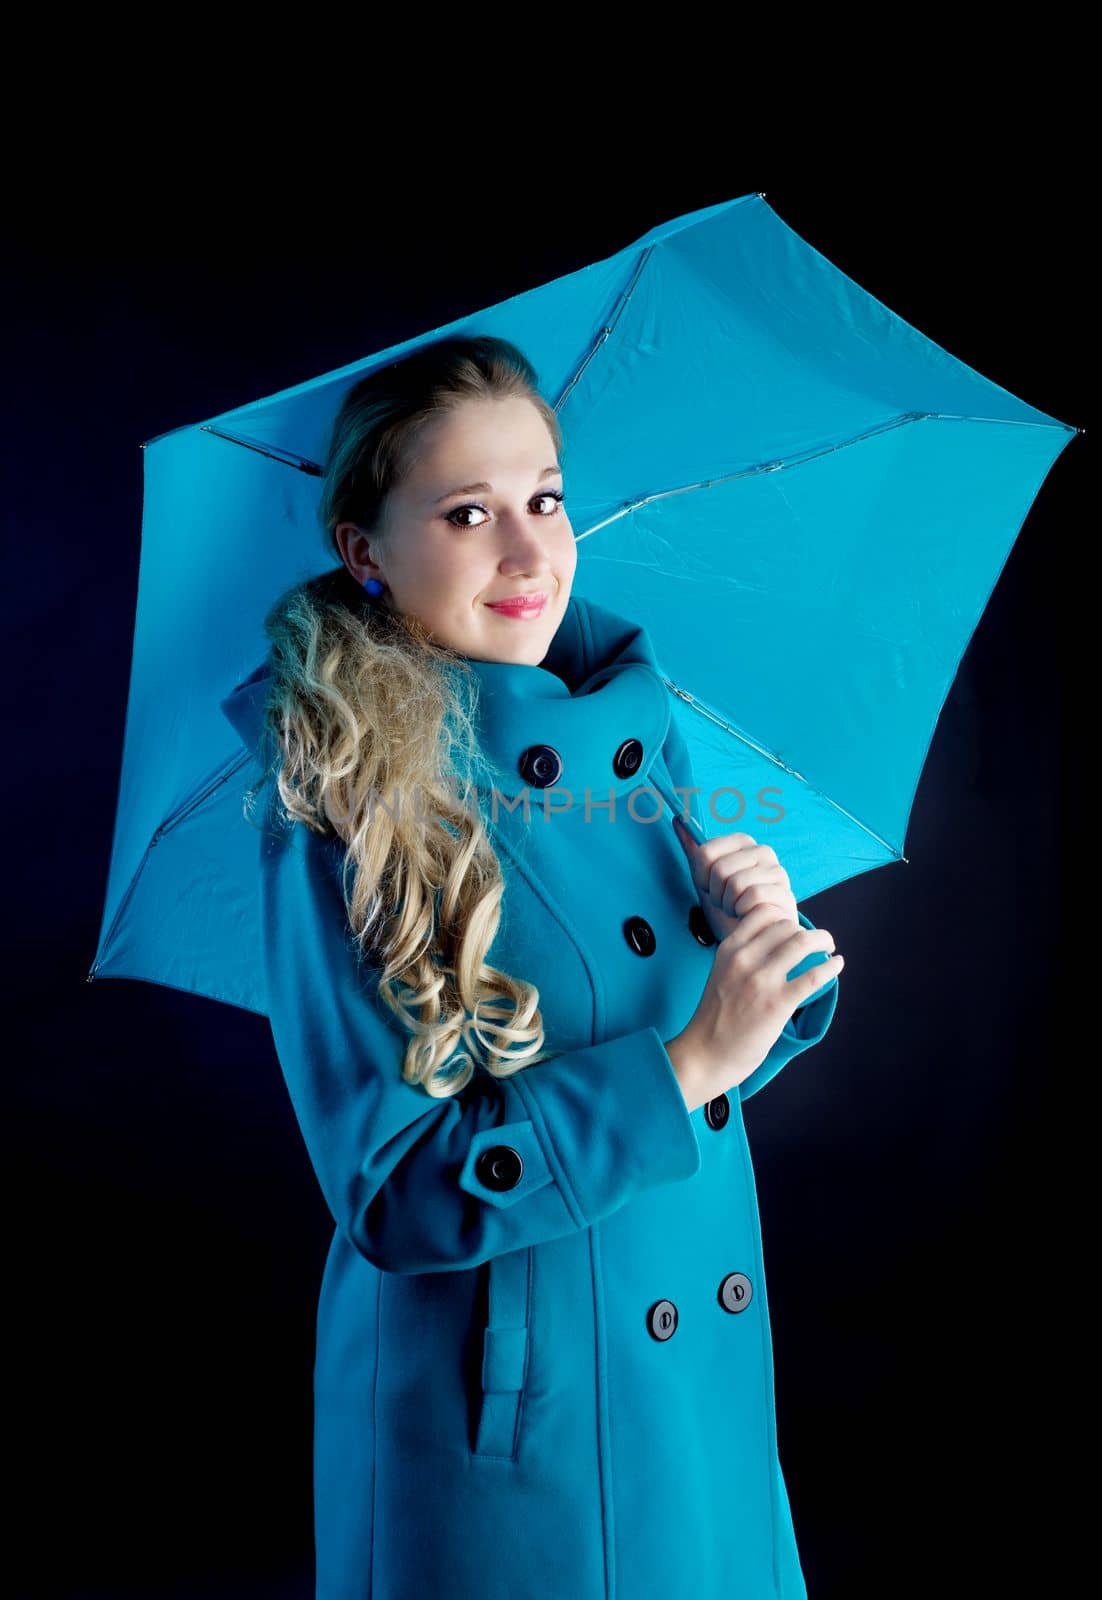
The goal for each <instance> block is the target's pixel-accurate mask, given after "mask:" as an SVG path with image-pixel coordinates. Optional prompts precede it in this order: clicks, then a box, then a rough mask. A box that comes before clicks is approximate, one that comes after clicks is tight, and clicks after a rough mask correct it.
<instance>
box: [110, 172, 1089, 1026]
mask: <svg viewBox="0 0 1102 1600" xmlns="http://www.w3.org/2000/svg"><path fill="white" fill-rule="evenodd" d="M458 332H465V333H482V334H495V335H498V336H500V337H504V338H507V339H510V340H512V341H513V342H514V343H515V344H517V345H519V347H520V348H521V349H522V350H523V351H524V352H525V354H526V355H527V356H528V357H529V359H530V360H531V361H532V363H533V365H534V366H535V368H536V371H537V373H538V374H539V379H540V390H541V392H542V393H543V394H544V395H545V397H546V398H548V399H549V400H550V401H551V402H552V403H553V404H554V406H555V408H556V411H557V414H558V416H559V419H560V423H561V426H562V429H563V434H564V446H565V448H564V454H563V465H564V478H565V488H566V497H567V504H568V507H569V511H570V518H571V524H572V526H573V528H574V532H575V536H576V538H577V541H578V564H577V571H576V574H575V582H574V592H575V593H576V594H579V595H581V596H583V597H585V598H587V599H591V600H593V601H595V602H596V603H598V604H600V605H604V606H606V607H608V608H609V609H611V610H613V611H616V612H618V613H620V614H622V615H626V616H629V617H631V618H632V619H633V620H635V621H637V622H640V623H642V624H643V625H644V626H645V627H646V629H647V631H648V633H649V634H650V637H651V640H652V642H653V645H654V647H655V653H656V657H657V659H658V661H659V662H660V664H661V668H662V672H663V676H664V679H665V682H666V684H667V687H668V689H669V692H670V695H671V697H672V712H673V716H674V718H675V719H676V722H677V725H678V727H679V729H680V732H681V734H682V736H683V738H684V739H685V741H686V744H687V746H688V750H689V753H690V756H691V758H692V762H693V767H694V771H695V775H696V781H697V783H698V784H699V786H700V792H701V795H703V796H708V797H709V806H708V808H707V809H706V810H705V821H706V831H707V832H708V834H709V835H712V834H715V833H718V832H721V831H726V830H728V829H732V828H739V829H744V830H747V831H749V832H751V833H753V834H754V836H755V838H758V839H763V840H767V841H768V842H770V843H772V844H773V845H774V847H775V848H776V849H777V851H778V855H779V856H780V859H781V860H782V862H783V864H784V866H785V867H786V869H787V871H788V873H789V877H790V879H791V882H792V888H793V892H794V894H795V896H796V899H797V900H798V901H800V900H803V899H805V898H806V897H808V896H809V895H812V894H814V893H816V892H818V891H819V890H822V889H824V888H827V887H829V886H831V885H833V884H836V883H839V882H842V881H843V880H845V879H847V878H850V877H853V876H855V875H856V874H858V873H861V872H867V871H869V870H870V869H872V868H874V867H877V866H880V865H882V864H884V863H887V862H891V861H896V860H900V859H903V860H905V859H906V857H905V856H904V854H903V846H904V841H905V834H906V828H907V823H908V819H909V816H910V811H911V806H912V802H913V799H914V795H915V791H916V788H917V785H918V780H919V777H920V775H921V772H922V767H923V764H924V761H925V758H926V754H927V751H928V749H929V746H930V741H931V739H932V737H933V733H934V729H935V727H936V724H937V719H938V715H939V713H940V710H941V706H942V705H943V703H944V701H945V698H946V696H947V694H948V692H949V689H950V688H951V686H952V683H953V679H954V676H955V674H956V671H957V668H958V666H959V663H960V659H961V657H962V655H963V653H964V650H965V648H966V647H967V645H968V642H969V640H970V638H971V636H972V634H973V632H974V631H975V628H976V626H977V623H978V621H979V619H980V617H981V615H982V613H983V608H984V606H985V604H986V602H987V598H988V596H989V595H990V593H991V590H992V588H993V587H994V584H995V582H996V581H997V579H998V576H999V573H1000V571H1001V569H1002V566H1003V563H1004V562H1005V561H1006V559H1007V556H1008V554H1009V552H1010V550H1011V548H1012V546H1013V543H1014V540H1015V538H1016V537H1017V534H1018V531H1019V529H1020V528H1021V525H1022V522H1023V521H1024V519H1025V517H1026V515H1027V513H1028V512H1029V509H1030V507H1031V505H1032V503H1033V501H1034V499H1035V497H1036V495H1037V493H1038V491H1039V489H1040V487H1041V485H1042V483H1043V482H1044V480H1045V477H1046V475H1047V473H1048V471H1049V469H1050V467H1051V466H1052V464H1053V462H1054V461H1055V459H1056V457H1057V456H1058V455H1059V454H1060V452H1061V451H1062V450H1063V448H1064V446H1065V445H1066V444H1067V443H1068V441H1069V439H1070V438H1071V437H1073V436H1074V434H1075V433H1076V432H1077V431H1081V430H1077V429H1076V428H1075V427H1074V426H1073V425H1071V424H1068V423H1064V422H1060V421H1058V420H1057V419H1055V418H1053V417H1051V416H1047V415H1046V414H1045V413H1044V412H1043V411H1039V410H1037V409H1036V408H1035V407H1033V406H1031V405H1029V404H1027V403H1026V402H1025V401H1024V400H1020V399H1018V398H1016V397H1015V396H1014V395H1013V394H1010V393H1009V392H1008V391H1007V390H1006V389H1004V388H1001V387H1000V386H999V385H998V384H995V383H992V382H990V381H989V380H988V379H986V378H984V377H983V376H982V375H981V374H980V373H978V372H976V371H975V370H974V369H973V368H971V367H969V366H966V365H965V364H964V363H963V362H961V361H959V360H957V359H956V358H955V357H953V356H952V355H950V354H949V353H948V352H947V351H945V350H943V349H942V348H941V347H940V346H938V345H937V344H935V343H933V342H932V341H931V340H930V339H928V338H926V337H925V336H924V335H923V334H922V333H920V332H918V330H917V329H915V328H913V327H911V326H910V325H909V324H908V323H906V322H905V321H903V320H902V319H901V318H900V317H898V316H897V315H895V313H894V312H892V311H891V310H890V309H889V308H888V307H887V306H885V305H883V304H882V303H881V302H880V301H879V300H877V299H876V298H875V297H874V296H872V295H870V294H869V293H867V292H866V291H865V290H864V289H862V288H861V287H860V285H859V284H857V283H856V282H854V280H853V279H852V278H850V277H848V276H847V275H846V274H845V273H844V272H841V271H840V270H839V269H838V268H837V267H835V266H834V265H833V264H832V263H831V262H830V261H829V260H827V259H826V258H825V257H824V256H823V255H822V254H821V253H820V252H819V251H817V250H816V249H815V248H814V247H813V246H812V245H811V244H809V243H807V242H806V241H805V240H803V239H802V238H801V237H800V236H799V235H798V234H797V233H795V232H794V231H793V230H792V229H791V228H790V227H789V226H788V225H787V224H786V223H785V222H783V221H782V220H781V218H780V217H779V216H778V215H777V213H776V212H775V211H774V210H773V208H772V207H771V206H769V205H768V204H767V203H766V200H765V196H764V195H761V194H747V195H743V196H740V197H738V198H736V199H734V200H731V201H728V202H725V203H722V204H719V205H714V206H709V207H705V208H703V209H701V210H697V211H692V212H689V213H687V214H686V215H683V216H680V217H677V218H674V219H673V220H672V221H669V222H666V223H664V224H662V225H660V226H658V227H656V228H653V229H652V230H651V231H650V232H649V233H646V234H644V235H643V236H642V237H641V238H639V239H637V240H635V241H634V242H633V243H632V244H630V245H628V246H626V247H625V248H624V249H622V250H620V251H618V252H617V253H616V254H615V255H612V256H609V257H608V258H607V259H604V260H599V261H596V262H594V263H592V264H590V265H588V266H584V267H582V268H580V269H579V270H577V271H575V272H571V273H567V274H566V275H565V276H563V277H559V278H556V279H554V280H552V281H550V282H548V283H545V284H541V285H540V286H538V287H537V288H534V289H531V290H528V291H526V292H524V293H521V294H517V295H514V296H513V297H511V298H510V299H508V300H504V301H502V302H500V303H499V304H497V305H494V306H491V307H489V308H488V309H484V310H481V311H478V312H475V313H473V314H472V315H470V316H466V317H462V318H460V319H459V320H458V321H455V322H452V323H448V324H446V325H444V326H441V327H438V328H435V329H432V330H431V331H429V332H426V333H424V334H421V335H419V336H418V337H416V338H413V339H409V340H407V341H405V342H404V343H402V344H397V345H392V346H390V347H388V348H387V349H385V350H381V351H378V352H376V353H375V354H374V355H371V356H368V357H366V358H364V359H362V360H359V361H356V362H353V363H351V364H350V365H348V366H343V367H339V368H337V369H336V370H334V371H331V372H327V373H324V374H323V375H321V376H320V377H317V378H314V379H311V380H310V381H308V382H305V383H300V384H297V385H295V386H293V387H291V388H288V389H283V390H281V391H280V392H278V393H277V394H273V395H269V396H267V397H265V398H262V399H259V400H256V401H253V402H252V403H250V404H248V405H244V406H240V407H238V408H236V409H235V410H232V411H227V412H223V413H221V414H219V415H217V416H214V417H211V418H209V419H207V420H205V421H202V422H198V423H195V424H191V425H188V426H185V427H180V428H176V429H173V430H172V431H170V432H168V433H164V434H161V435H159V436H157V437H155V438H153V439H149V440H147V441H146V442H145V444H144V445H143V447H142V448H143V450H144V504H143V519H142V540H141V564H140V572H139V584H138V603H137V613H136V622H135V629H134V644H133V659H132V667H131V676H130V685H129V700H128V706H127V715H126V732H125V739H124V748H123V756H122V771H121V778H120V784H119V794H118V804H117V814H116V818H115V827H114V837H113V841H112V851H111V862H110V868H109V874H108V882H107V890H106V896H105V904H104V909H103V916H102V923H101V930H100V936H99V943H98V948H97V950H96V955H95V960H94V962H93V964H92V967H91V970H90V972H89V974H88V978H89V981H91V980H92V979H93V978H100V977H127V978H136V979H143V980H146V981H149V982H154V983H160V984H165V985H168V986H170V987H172V988H177V989H183V990H186V991H189V992H192V993H195V994H202V995H207V996H210V997H211V998H213V999H216V1000H222V1001H226V1002H227V1003H230V1004H233V1005H237V1006H241V1007H244V1008H246V1009H249V1010H254V1011H258V1012H261V1013H264V1014H266V1010H267V1004H266V996H265V992H264V978H263V973H262V970H261V941H260V937H259V897H258V896H259V885H258V877H257V866H256V831H255V824H250V822H249V821H248V820H247V819H246V818H245V817H244V816H243V814H242V794H243V790H244V788H245V786H246V785H247V784H248V783H250V782H252V781H253V780H254V779H255V778H256V777H257V776H258V772H257V771H256V770H255V761H254V758H253V757H252V756H251V755H249V754H248V753H247V752H246V753H243V752H242V748H241V745H240V742H239V741H238V739H237V738H236V736H235V734H234V731H233V729H232V728H231V727H230V725H229V724H228V722H227V720H226V718H225V716H224V715H223V713H222V710H221V706H220V702H221V701H222V699H223V698H224V697H226V696H227V695H228V694H229V692H230V691H231V690H232V689H233V688H234V686H235V685H236V684H238V683H239V682H241V681H242V680H244V679H245V678H246V677H248V676H249V674H250V672H251V671H252V670H253V669H255V668H256V667H257V664H258V663H259V662H262V661H263V659H264V658H265V656H266V653H267V640H266V638H265V635H264V632H263V617H264V615H265V614H266V612H267V610H268V608H269V606H270V605H271V604H272V602H273V601H274V600H275V598H276V596H277V595H278V594H280V593H282V592H283V591H284V590H285V589H286V588H288V587H289V586H291V585H292V584H294V583H297V582H300V581H301V580H303V579H305V578H307V577H311V576H314V575H315V574H317V573H318V572H320V571H322V570H325V569H326V568H328V567H331V566H332V560H331V558H330V557H328V556H327V554H326V552H325V550H324V547H323V545H322V541H321V533H320V527H319V524H318V521H317V518H316V510H315V508H316V505H317V501H318V497H319V494H320V487H321V484H320V474H321V465H322V461H323V457H324V451H325V441H326V437H327V432H328V428H329V425H330V422H331V420H332V417H333V415H334V413H335V412H336V410H337V408H338V406H339V404H340V401H341V399H342V397H343V395H344V392H345V390H346V389H347V388H349V387H350V386H351V385H352V384H354V383H356V382H357V381H358V380H359V379H360V378H361V377H363V376H364V375H365V374H366V373H367V372H369V371H371V370H372V369H373V368H375V367H377V366H380V365H384V364H386V363H389V362H391V361H394V360H396V359H398V358H399V357H401V356H403V355H406V354H408V353H409V352H410V351H412V350H414V349H415V348H417V347H418V346H419V345H421V344H423V343H425V342H426V341H428V340H430V339H435V338H438V337H441V336H443V335H445V334H450V333H458ZM258 527H262V528H263V529H264V555H265V561H264V569H263V575H262V576H260V575H259V573H258V567H257V563H256V554H255V552H256V543H255V530H256V529H257V528H258ZM673 803H674V804H675V805H678V804H679V802H677V801H674V802H673Z"/></svg>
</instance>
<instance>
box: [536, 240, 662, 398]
mask: <svg viewBox="0 0 1102 1600" xmlns="http://www.w3.org/2000/svg"><path fill="white" fill-rule="evenodd" d="M653 252H654V245H652V244H649V245H648V246H647V248H646V249H645V250H644V251H643V253H642V255H641V256H640V257H639V260H638V261H637V262H636V263H635V271H634V272H633V273H632V275H631V277H630V279H629V280H628V283H627V285H626V287H625V288H624V290H623V291H622V293H621V295H620V298H619V300H617V302H616V304H615V306H614V307H613V310H612V315H611V316H610V317H609V319H608V321H607V322H606V323H605V325H604V327H603V328H601V329H600V330H599V331H598V333H597V337H596V338H595V339H594V340H593V343H592V344H591V345H590V347H589V349H588V350H587V351H586V353H585V355H584V356H583V357H582V361H581V365H580V366H579V367H578V368H577V369H576V370H575V372H574V374H573V376H572V377H570V378H568V379H567V381H566V384H565V386H564V388H563V389H562V391H561V393H560V394H559V398H558V399H557V400H556V401H555V405H554V410H555V412H556V414H557V413H558V412H560V411H561V410H562V408H563V406H564V405H565V403H566V401H567V399H568V398H569V395H570V392H571V390H572V389H573V388H574V386H575V384H576V383H578V382H579V380H580V378H581V376H582V373H583V372H584V371H585V369H586V367H588V365H589V363H590V362H591V361H592V360H593V358H594V356H595V355H596V354H597V352H598V350H600V349H601V347H602V346H603V345H604V344H605V343H606V342H607V340H608V338H609V336H610V335H611V333H612V331H613V329H614V328H615V327H616V324H617V323H618V322H619V320H620V318H621V317H622V316H623V314H624V312H625V311H626V309H627V305H628V301H629V300H630V299H631V297H632V295H633V294H634V293H635V289H636V286H637V284H638V282H639V279H640V276H641V275H642V272H643V268H644V267H645V266H646V264H647V262H648V261H649V260H650V258H651V256H652V254H653Z"/></svg>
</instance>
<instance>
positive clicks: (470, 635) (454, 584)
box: [335, 397, 578, 666]
mask: <svg viewBox="0 0 1102 1600" xmlns="http://www.w3.org/2000/svg"><path fill="white" fill-rule="evenodd" d="M548 468H550V469H551V470H550V471H548V470H546V469H548ZM562 489H563V480H562V473H561V471H560V470H559V466H558V460H557V453H556V451H555V447H554V443H553V441H552V439H551V435H550V433H549V432H548V428H547V424H546V423H545V422H544V420H543V418H542V416H541V415H540V413H539V411H537V409H536V407H535V406H534V405H533V404H532V403H531V401H529V400H525V399H523V398H516V397H514V398H511V399H507V400H506V399H492V400H491V399H480V400H468V401H465V402H464V404H463V405H462V406H461V407H460V408H459V409H458V410H456V411H454V412H451V413H449V414H448V415H447V416H445V417H440V418H437V419H434V421H433V422H432V423H430V424H429V425H428V427H427V428H426V429H425V431H424V432H423V434H422V435H421V442H420V446H419V448H418V450H417V461H416V464H415V465H414V467H413V468H412V469H411V471H410V472H409V473H408V474H407V475H406V477H405V478H404V479H403V481H402V482H401V483H400V484H399V485H398V486H397V487H396V488H395V489H393V490H392V491H391V493H390V495H389V496H388V497H387V501H386V505H385V507H384V514H383V522H382V530H381V534H382V536H381V537H376V536H372V535H370V534H364V533H362V532H361V531H360V530H359V529H358V528H357V527H356V525H355V523H351V522H342V523H340V524H339V525H338V527H337V529H336V530H335V531H336V536H337V540H338V543H339V546H340V550H341V554H342V556H343V557H344V562H345V565H346V566H347V567H348V569H349V571H350V572H351V573H352V575H353V576H354V577H355V578H356V579H357V580H358V581H359V582H360V583H363V582H364V580H365V579H367V578H380V579H381V580H382V581H383V583H384V584H385V585H386V588H385V590H384V591H383V593H382V594H381V595H380V596H379V599H378V603H379V604H382V605H387V606H390V607H391V608H392V609H394V610H397V611H400V612H402V613H403V614H405V615H407V616H415V617H417V618H418V619H419V621H421V622H422V623H423V624H424V625H425V627H427V628H428V629H429V630H430V632H431V633H432V634H433V635H434V636H435V637H436V638H437V639H438V640H439V641H440V642H441V643H443V644H446V645H449V646H450V647H452V648H453V649H455V650H458V651H460V652H462V654H463V655H466V656H471V657H473V658H475V659H476V660H479V661H514V662H527V663H530V664H531V665H533V666H538V665H539V663H540V662H541V661H542V660H543V657H544V656H545V655H546V654H547V650H548V646H549V645H550V643H551V640H552V638H553V637H554V635H555V633H556V631H557V629H558V626H559V624H560V622H561V621H562V619H563V614H564V612H565V610H566V606H567V602H568V600H569V599H570V590H571V586H572V584H573V581H574V569H575V566H576V565H577V559H578V558H577V550H576V548H575V544H574V531H573V529H572V528H571V526H570V521H569V518H568V517H567V515H566V511H565V510H564V508H563V506H562V505H561V503H560V501H559V499H558V498H556V497H557V496H559V495H561V493H562ZM457 491H459V492H457ZM528 594H533V595H535V594H542V595H543V596H545V599H544V603H543V607H542V610H540V611H539V612H536V611H534V610H529V611H527V612H521V613H519V614H514V615H510V614H509V613H508V612H504V611H496V610H494V609H493V602H496V601H500V600H509V599H512V598H513V597H514V596H517V595H528Z"/></svg>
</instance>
